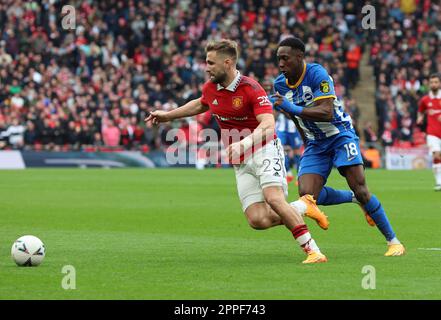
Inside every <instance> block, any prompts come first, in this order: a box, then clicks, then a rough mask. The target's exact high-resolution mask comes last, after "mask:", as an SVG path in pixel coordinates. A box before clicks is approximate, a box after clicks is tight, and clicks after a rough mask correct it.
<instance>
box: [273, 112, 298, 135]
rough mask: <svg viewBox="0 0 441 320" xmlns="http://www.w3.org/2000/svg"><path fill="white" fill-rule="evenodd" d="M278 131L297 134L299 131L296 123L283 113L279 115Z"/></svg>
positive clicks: (277, 120)
mask: <svg viewBox="0 0 441 320" xmlns="http://www.w3.org/2000/svg"><path fill="white" fill-rule="evenodd" d="M276 131H277V132H287V133H295V132H296V131H297V128H296V125H295V123H294V121H292V120H291V119H290V118H289V117H287V116H285V115H284V114H283V113H279V115H278V116H277V119H276Z"/></svg>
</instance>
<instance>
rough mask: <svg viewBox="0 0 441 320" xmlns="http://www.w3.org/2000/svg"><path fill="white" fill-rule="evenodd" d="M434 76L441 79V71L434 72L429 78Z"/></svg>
mask: <svg viewBox="0 0 441 320" xmlns="http://www.w3.org/2000/svg"><path fill="white" fill-rule="evenodd" d="M432 78H438V80H440V81H441V74H439V73H432V74H431V75H430V77H429V79H432Z"/></svg>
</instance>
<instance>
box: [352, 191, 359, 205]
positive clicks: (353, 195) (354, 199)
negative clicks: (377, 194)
mask: <svg viewBox="0 0 441 320" xmlns="http://www.w3.org/2000/svg"><path fill="white" fill-rule="evenodd" d="M351 193H352V203H357V204H360V201H358V200H357V198H356V197H355V193H354V191H351Z"/></svg>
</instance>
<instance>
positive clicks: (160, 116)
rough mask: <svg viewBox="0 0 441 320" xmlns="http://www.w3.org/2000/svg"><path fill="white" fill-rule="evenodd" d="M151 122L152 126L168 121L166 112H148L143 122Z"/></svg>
mask: <svg viewBox="0 0 441 320" xmlns="http://www.w3.org/2000/svg"><path fill="white" fill-rule="evenodd" d="M149 121H152V123H153V124H158V123H160V122H167V121H170V118H169V116H168V112H167V111H163V110H155V111H152V112H150V114H149V115H148V116H147V117H146V118H145V119H144V122H149Z"/></svg>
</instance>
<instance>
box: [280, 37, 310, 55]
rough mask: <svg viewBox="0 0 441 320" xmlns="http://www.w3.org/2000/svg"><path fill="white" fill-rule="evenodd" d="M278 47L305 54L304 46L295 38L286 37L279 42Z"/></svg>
mask: <svg viewBox="0 0 441 320" xmlns="http://www.w3.org/2000/svg"><path fill="white" fill-rule="evenodd" d="M279 47H291V48H293V49H297V50H300V51H302V52H303V53H305V44H304V43H303V41H302V40H300V39H299V38H296V37H288V38H285V39H283V40H282V41H280V42H279Z"/></svg>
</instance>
